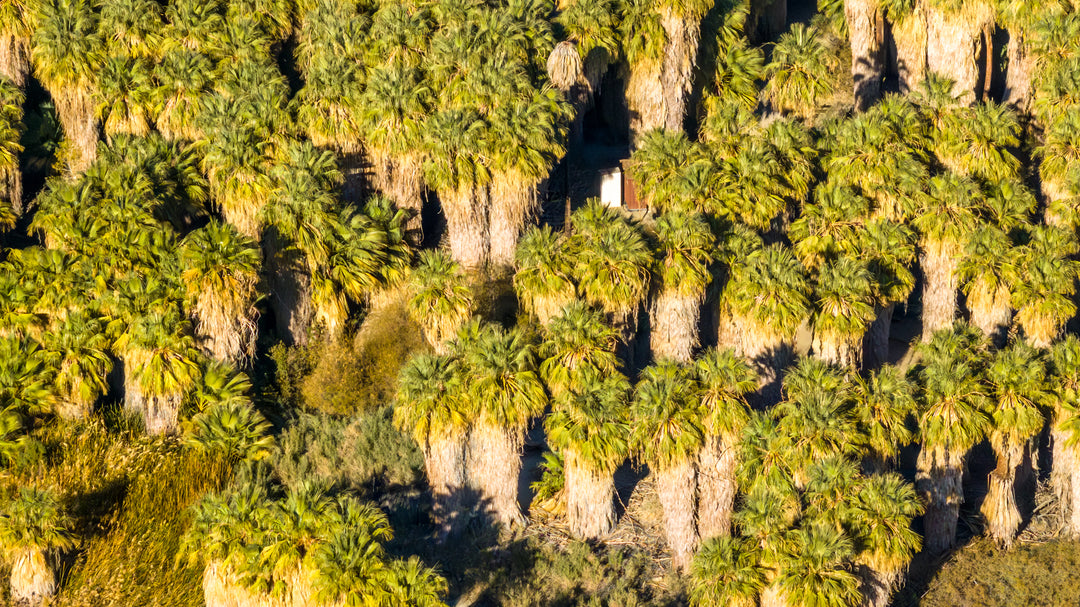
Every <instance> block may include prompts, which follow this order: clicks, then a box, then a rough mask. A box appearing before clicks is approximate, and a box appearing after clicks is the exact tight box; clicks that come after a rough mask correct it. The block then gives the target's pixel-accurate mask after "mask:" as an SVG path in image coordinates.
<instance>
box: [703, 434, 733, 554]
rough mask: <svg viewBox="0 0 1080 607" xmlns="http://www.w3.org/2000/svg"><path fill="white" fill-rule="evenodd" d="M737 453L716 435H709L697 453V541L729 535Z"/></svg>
mask: <svg viewBox="0 0 1080 607" xmlns="http://www.w3.org/2000/svg"><path fill="white" fill-rule="evenodd" d="M737 465H738V453H737V451H736V449H735V446H734V445H728V444H726V443H725V441H724V440H723V439H721V438H720V437H718V436H710V437H707V438H706V440H705V445H704V446H703V447H702V449H701V451H700V452H699V453H698V461H697V468H698V501H697V521H698V535H699V536H700V537H701V541H705V540H708V539H710V538H714V537H721V536H729V535H731V515H732V513H734V511H735V494H736V490H737V489H738V484H737V483H736V481H735V469H736V466H737Z"/></svg>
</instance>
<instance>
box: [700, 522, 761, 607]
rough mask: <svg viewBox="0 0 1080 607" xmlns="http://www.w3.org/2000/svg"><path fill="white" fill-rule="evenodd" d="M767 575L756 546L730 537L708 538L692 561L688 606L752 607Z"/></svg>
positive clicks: (741, 539) (750, 542)
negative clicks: (723, 606) (726, 606)
mask: <svg viewBox="0 0 1080 607" xmlns="http://www.w3.org/2000/svg"><path fill="white" fill-rule="evenodd" d="M767 573H768V569H767V568H766V567H765V566H764V565H762V564H761V549H760V547H759V546H758V544H757V542H755V541H753V540H752V539H750V538H738V537H731V536H721V537H716V538H712V539H710V540H708V541H706V542H705V543H704V544H702V546H701V550H700V551H699V552H698V554H697V556H695V557H694V563H693V566H692V567H691V570H690V576H691V580H692V582H691V583H692V584H693V586H692V587H691V590H690V604H691V605H693V606H694V607H709V606H711V605H729V606H730V607H755V606H756V605H757V604H758V602H757V599H758V594H760V593H761V591H762V590H763V589H764V588H765V580H766V575H767Z"/></svg>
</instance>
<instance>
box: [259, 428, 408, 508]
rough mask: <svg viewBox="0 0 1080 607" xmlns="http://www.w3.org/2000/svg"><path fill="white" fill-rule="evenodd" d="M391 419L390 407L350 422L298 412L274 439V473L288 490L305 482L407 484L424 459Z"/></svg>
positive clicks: (364, 486) (366, 486) (364, 487)
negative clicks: (276, 445)
mask: <svg viewBox="0 0 1080 607" xmlns="http://www.w3.org/2000/svg"><path fill="white" fill-rule="evenodd" d="M392 415H393V413H392V410H391V408H390V407H383V408H381V409H378V410H375V411H372V412H369V413H366V414H363V415H360V416H358V417H356V418H355V419H353V420H351V421H346V420H342V419H339V418H335V417H333V416H329V415H322V414H310V413H302V414H300V415H299V416H298V417H297V418H296V420H295V422H294V423H292V424H291V425H290V426H289V427H288V428H286V429H285V430H284V431H283V432H282V433H281V435H280V436H279V437H278V447H277V449H275V451H274V455H273V456H272V458H271V461H272V465H273V467H274V470H275V472H276V473H277V475H278V476H279V477H280V478H281V480H282V482H283V483H284V484H285V485H287V486H290V487H294V486H297V485H299V484H300V483H302V482H304V481H310V480H316V481H320V482H324V483H326V484H328V485H330V486H332V487H337V488H343V489H352V490H355V491H359V492H370V491H372V490H374V489H378V488H385V487H388V486H393V485H410V484H412V483H414V482H416V481H417V480H418V479H419V477H420V473H421V469H422V467H423V458H422V457H421V455H420V452H419V450H418V449H417V447H416V444H415V443H414V442H413V441H412V439H411V438H409V437H408V436H406V435H405V434H402V433H401V432H400V431H398V430H397V429H396V428H394V425H393V423H392V419H391V418H392Z"/></svg>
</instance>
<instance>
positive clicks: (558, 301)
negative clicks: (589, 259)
mask: <svg viewBox="0 0 1080 607" xmlns="http://www.w3.org/2000/svg"><path fill="white" fill-rule="evenodd" d="M568 245H569V243H568V239H567V238H566V236H564V235H563V234H557V233H555V232H553V231H552V230H551V228H550V227H549V226H540V227H533V228H529V229H528V230H527V231H526V232H525V233H524V234H523V235H522V236H521V240H520V241H519V242H518V247H517V254H516V265H517V272H515V273H514V292H515V293H516V294H517V298H518V303H519V304H520V305H521V307H522V308H523V309H524V310H525V311H526V312H528V313H529V314H531V315H533V316H534V317H535V318H536V319H537V320H538V321H539V322H540V325H541V326H547V325H548V324H549V323H550V322H551V320H552V319H553V318H554V317H555V316H557V315H558V314H559V313H560V312H561V311H562V309H563V308H565V307H566V306H567V305H568V304H569V303H570V302H572V301H573V300H574V299H575V296H576V289H575V285H574V282H573V280H572V278H571V275H572V270H573V261H572V259H571V257H570V251H569V246H568Z"/></svg>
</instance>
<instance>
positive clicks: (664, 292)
mask: <svg viewBox="0 0 1080 607" xmlns="http://www.w3.org/2000/svg"><path fill="white" fill-rule="evenodd" d="M654 230H655V233H656V241H657V242H656V244H657V247H656V252H655V262H654V263H655V269H654V271H653V275H654V276H656V279H657V283H658V284H657V286H656V290H657V294H656V295H655V297H654V298H653V301H652V306H651V308H650V325H649V329H650V341H649V343H650V345H651V346H652V354H653V358H655V359H657V360H659V359H664V358H667V359H672V360H677V361H679V362H684V363H686V362H690V359H691V358H692V357H693V353H694V349H695V348H696V347H697V346H698V344H699V339H698V322H699V320H700V318H701V303H702V301H703V300H704V298H705V290H706V289H707V288H708V286H709V283H710V282H711V280H712V274H711V272H710V271H709V266H710V265H711V264H712V261H713V258H712V250H713V249H714V247H715V240H716V239H715V237H714V236H713V234H712V231H711V229H710V227H709V224H707V223H706V222H705V221H704V219H702V218H701V217H698V216H694V215H689V214H686V213H681V212H678V211H669V212H667V213H664V214H662V215H660V216H659V217H658V218H657V220H656V225H655V227H654Z"/></svg>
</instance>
